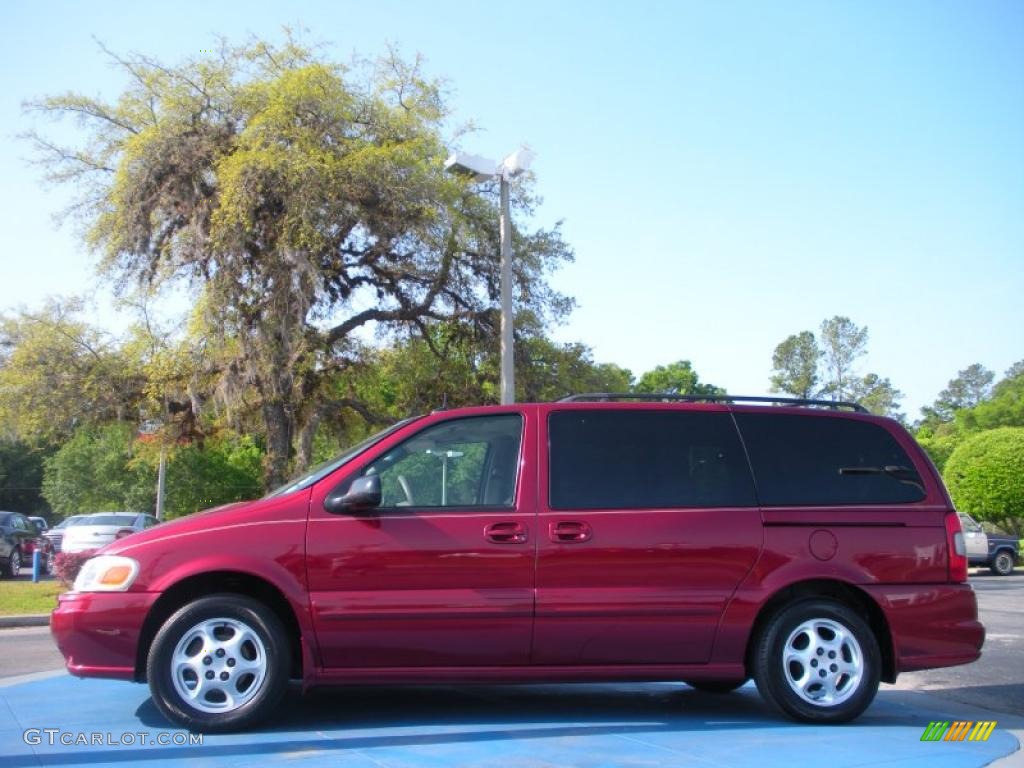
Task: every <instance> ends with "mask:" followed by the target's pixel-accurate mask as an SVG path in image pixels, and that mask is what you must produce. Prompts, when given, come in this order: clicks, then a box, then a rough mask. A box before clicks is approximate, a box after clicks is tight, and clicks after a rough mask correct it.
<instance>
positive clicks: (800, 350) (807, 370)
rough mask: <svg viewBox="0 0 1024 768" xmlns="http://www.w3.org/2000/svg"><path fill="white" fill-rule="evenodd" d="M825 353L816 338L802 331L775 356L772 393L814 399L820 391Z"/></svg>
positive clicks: (776, 350) (777, 351) (773, 355)
mask: <svg viewBox="0 0 1024 768" xmlns="http://www.w3.org/2000/svg"><path fill="white" fill-rule="evenodd" d="M820 360H821V350H820V349H819V348H818V342H817V341H816V340H815V338H814V334H813V333H811V332H810V331H802V332H800V333H798V334H794V335H792V336H789V337H788V338H786V339H785V341H783V342H782V343H781V344H779V345H778V346H777V347H776V348H775V352H774V353H773V354H772V368H773V371H774V372H773V373H772V377H771V381H772V391H773V392H785V393H786V394H790V395H793V396H794V397H802V398H813V397H814V396H815V395H816V394H817V391H818V363H819V361H820Z"/></svg>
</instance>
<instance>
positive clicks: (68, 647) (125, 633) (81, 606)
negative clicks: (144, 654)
mask: <svg viewBox="0 0 1024 768" xmlns="http://www.w3.org/2000/svg"><path fill="white" fill-rule="evenodd" d="M159 596H160V594H159V593H157V592H65V593H64V594H62V595H60V596H59V597H58V598H57V601H58V602H57V607H56V608H55V609H54V611H53V613H52V614H51V615H50V632H51V633H52V634H53V639H54V640H55V641H56V643H57V648H59V649H60V652H61V653H62V654H64V664H65V666H66V667H67V670H68V672H70V673H71V674H72V675H76V676H78V677H109V678H114V679H117V680H134V679H135V660H136V658H137V654H138V647H139V636H140V634H141V633H142V625H143V623H144V622H145V620H146V616H147V614H148V613H149V609H150V608H151V607H152V606H153V603H154V602H156V599H157V598H158V597H159Z"/></svg>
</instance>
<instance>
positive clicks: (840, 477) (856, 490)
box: [736, 413, 925, 506]
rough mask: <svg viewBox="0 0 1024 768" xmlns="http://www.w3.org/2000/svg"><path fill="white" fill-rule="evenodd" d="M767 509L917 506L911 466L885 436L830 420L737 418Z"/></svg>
mask: <svg viewBox="0 0 1024 768" xmlns="http://www.w3.org/2000/svg"><path fill="white" fill-rule="evenodd" d="M736 421H737V423H738V424H739V427H740V432H741V433H742V434H743V440H744V442H745V443H746V447H747V452H748V453H749V455H750V461H751V464H752V465H753V468H754V479H755V481H756V482H757V492H758V495H759V496H760V498H761V503H762V504H763V505H765V506H826V505H845V504H905V503H910V502H914V501H921V500H922V499H923V498H924V496H925V493H924V487H923V486H922V484H921V477H920V475H918V473H917V471H916V470H915V469H914V464H913V462H911V460H910V457H909V456H907V453H906V451H904V450H903V449H902V448H901V447H900V445H899V443H897V442H896V439H895V438H894V437H893V436H892V435H891V434H889V432H888V431H886V430H885V429H883V428H882V427H880V426H878V425H877V424H871V423H869V422H866V421H859V420H856V419H845V418H836V417H828V416H792V415H784V414H770V413H764V414H762V413H737V414H736Z"/></svg>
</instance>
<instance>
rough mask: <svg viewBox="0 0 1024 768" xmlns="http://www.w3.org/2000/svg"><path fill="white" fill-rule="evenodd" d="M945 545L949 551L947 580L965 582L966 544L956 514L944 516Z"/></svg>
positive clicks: (949, 513)
mask: <svg viewBox="0 0 1024 768" xmlns="http://www.w3.org/2000/svg"><path fill="white" fill-rule="evenodd" d="M946 545H947V548H948V549H949V580H950V581H952V582H964V581H967V544H966V542H965V541H964V532H963V529H962V528H961V527H960V516H959V515H958V514H957V513H956V512H948V513H947V514H946Z"/></svg>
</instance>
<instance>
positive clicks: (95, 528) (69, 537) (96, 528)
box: [61, 512, 159, 552]
mask: <svg viewBox="0 0 1024 768" xmlns="http://www.w3.org/2000/svg"><path fill="white" fill-rule="evenodd" d="M158 522H159V521H158V520H157V519H156V518H155V517H153V516H152V515H145V514H141V513H138V512H100V513H98V514H95V515H89V516H88V517H87V518H86V519H85V520H79V521H76V522H75V524H74V525H71V526H68V528H67V531H66V532H65V534H64V541H63V542H61V551H62V552H85V551H86V550H89V549H99V548H100V547H102V546H104V545H105V544H109V543H110V542H112V541H113V540H114V539H119V538H121V537H123V536H127V535H129V534H131V533H135V532H136V531H141V530H143V529H145V528H151V527H152V526H154V525H156V524H157V523H158Z"/></svg>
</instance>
